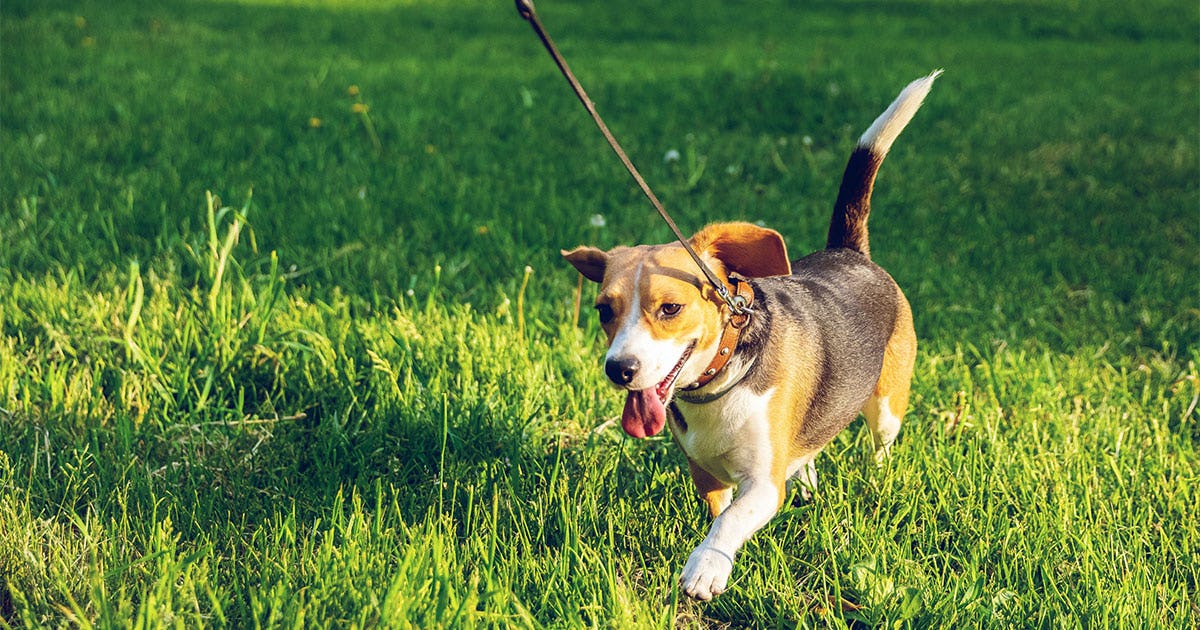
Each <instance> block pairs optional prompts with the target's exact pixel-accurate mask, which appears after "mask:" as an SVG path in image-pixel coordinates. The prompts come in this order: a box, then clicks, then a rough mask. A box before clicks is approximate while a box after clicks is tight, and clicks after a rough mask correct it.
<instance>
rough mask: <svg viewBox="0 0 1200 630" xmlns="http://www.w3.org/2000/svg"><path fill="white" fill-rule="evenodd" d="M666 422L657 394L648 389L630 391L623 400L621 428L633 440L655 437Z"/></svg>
mask: <svg viewBox="0 0 1200 630" xmlns="http://www.w3.org/2000/svg"><path fill="white" fill-rule="evenodd" d="M666 422H667V410H666V409H664V408H663V404H662V401H661V400H659V399H658V392H657V391H656V389H655V388H653V387H650V388H647V389H643V390H641V391H631V392H629V395H628V396H627V397H626V398H625V410H624V411H622V412H621V428H623V429H625V432H626V433H628V434H629V435H632V436H633V437H635V438H644V437H648V436H651V435H656V434H657V433H658V432H659V431H662V428H663V425H664V424H666Z"/></svg>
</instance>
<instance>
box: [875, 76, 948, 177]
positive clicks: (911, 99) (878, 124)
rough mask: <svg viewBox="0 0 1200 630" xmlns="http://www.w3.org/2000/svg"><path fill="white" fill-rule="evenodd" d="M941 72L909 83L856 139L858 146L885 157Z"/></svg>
mask: <svg viewBox="0 0 1200 630" xmlns="http://www.w3.org/2000/svg"><path fill="white" fill-rule="evenodd" d="M941 74H942V71H941V70H934V71H933V72H931V73H929V75H927V76H925V77H922V78H920V79H917V80H916V81H913V82H912V83H909V84H908V85H907V86H905V87H904V89H903V90H901V91H900V95H899V96H897V97H896V100H894V101H892V104H891V105H889V106H888V108H887V110H886V111H884V112H883V113H882V114H880V115H879V118H876V119H875V122H873V123H871V127H870V128H869V129H867V131H866V133H864V134H863V135H862V137H861V138H859V139H858V146H859V147H862V148H864V149H870V151H871V152H872V153H874V154H876V155H878V156H880V157H883V156H885V155H887V152H888V150H889V149H891V148H892V143H893V142H895V141H896V137H897V136H899V135H900V132H901V131H904V127H906V126H907V125H908V123H909V121H910V120H912V117H913V115H914V114H916V113H917V110H918V109H920V108H921V103H922V102H924V101H925V95H926V94H929V89H930V88H932V87H933V82H934V80H936V79H937V78H938V77H939V76H941Z"/></svg>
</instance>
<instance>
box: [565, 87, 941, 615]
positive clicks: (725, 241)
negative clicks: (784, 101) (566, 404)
mask: <svg viewBox="0 0 1200 630" xmlns="http://www.w3.org/2000/svg"><path fill="white" fill-rule="evenodd" d="M940 73H941V71H940V70H939V71H936V72H934V73H932V74H930V75H928V76H926V77H924V78H921V79H918V80H916V81H913V82H912V83H910V84H909V85H908V86H907V87H905V88H904V90H903V91H901V92H900V95H899V96H897V97H896V100H895V101H893V102H892V104H891V105H890V106H889V107H888V108H887V110H886V111H884V112H883V114H881V115H880V116H879V117H878V118H877V119H876V120H875V121H874V123H873V124H872V125H871V126H870V128H868V129H867V131H866V132H865V133H864V134H863V135H862V137H861V138H860V139H859V141H858V144H857V146H856V147H855V149H854V151H853V152H852V153H851V156H850V159H849V161H848V163H847V166H846V170H845V173H844V175H843V178H842V183H841V187H840V190H839V192H838V197H837V201H836V202H835V203H834V209H833V216H832V219H831V222H830V226H829V234H828V239H827V243H826V248H825V249H824V250H822V251H818V252H815V253H812V254H810V255H808V256H806V257H804V258H801V259H799V260H796V261H794V262H789V259H788V255H787V248H786V247H785V244H784V241H783V237H782V236H780V234H779V233H778V232H776V231H774V230H770V229H767V228H763V227H759V226H756V225H753V224H750V223H716V224H712V225H709V226H707V227H705V228H704V229H702V230H700V232H698V233H696V234H695V235H694V236H692V237H691V239H690V240H689V243H690V245H691V246H692V248H693V249H694V250H695V251H696V252H697V253H698V254H699V256H700V258H701V259H702V260H704V261H705V263H706V264H707V265H709V267H710V268H711V269H712V270H713V271H714V272H715V273H716V275H717V277H718V278H727V281H726V282H727V288H728V291H729V292H730V293H731V294H734V295H740V296H742V297H743V298H744V299H746V300H747V301H749V303H750V306H749V311H748V312H741V313H739V312H735V311H734V309H733V308H732V307H731V306H729V305H728V304H727V302H725V301H724V300H723V299H722V298H721V297H720V296H719V294H718V293H717V292H716V290H715V289H714V287H713V286H712V285H711V284H709V283H708V281H707V280H706V278H705V276H704V275H703V274H702V273H701V272H700V269H699V267H698V266H697V265H696V263H695V261H694V260H693V259H692V258H691V257H690V255H689V254H688V253H687V252H686V250H685V249H684V248H683V246H682V245H680V244H679V243H670V244H666V245H638V246H634V247H616V248H614V249H611V250H609V251H603V250H600V249H597V248H595V247H587V246H581V247H577V248H575V249H573V250H571V251H566V250H564V251H563V252H562V255H563V256H564V257H565V258H566V259H567V260H568V261H569V262H570V263H571V264H572V265H574V267H575V268H576V269H577V270H579V272H580V273H582V274H583V276H584V277H586V278H587V279H588V280H591V281H593V282H596V283H599V285H600V287H599V291H598V295H597V298H596V311H597V313H598V314H599V318H600V324H601V326H602V328H603V329H604V333H605V335H606V336H607V339H608V351H607V353H606V355H605V359H604V371H605V374H607V376H608V378H609V380H611V381H612V382H613V383H614V384H615V385H616V386H618V387H619V388H622V389H624V390H626V398H625V407H624V410H623V411H622V413H621V426H622V428H623V429H624V430H625V432H626V433H628V434H629V435H631V436H633V437H637V438H642V437H647V436H652V435H655V434H657V433H659V432H660V431H661V430H662V429H663V426H664V425H667V426H669V427H670V430H671V435H672V436H673V437H674V439H675V442H676V443H677V444H678V445H679V446H680V447H681V448H682V449H683V452H684V453H685V454H686V456H687V461H688V468H689V469H690V472H691V477H692V481H693V482H694V484H695V486H696V489H697V491H698V492H699V494H700V496H701V498H702V499H703V501H704V503H706V504H707V507H708V511H709V513H710V515H711V516H712V518H713V521H712V525H711V527H710V529H709V531H708V535H707V536H706V537H705V538H704V540H703V542H701V543H700V545H699V546H697V547H696V548H695V550H694V551H692V553H691V555H690V556H689V557H688V560H687V563H686V564H685V565H684V567H683V571H682V573H681V576H680V587H681V588H682V589H683V591H684V592H685V593H687V594H688V595H689V596H691V597H693V598H696V599H700V600H710V599H712V598H713V597H714V596H716V595H719V594H720V593H722V592H724V591H725V589H726V586H727V584H728V581H729V576H730V574H731V573H732V571H733V564H734V556H735V555H736V554H737V552H738V550H739V549H740V548H741V547H742V545H743V544H744V543H745V542H746V541H747V540H748V539H749V538H750V536H752V535H753V534H754V533H755V532H756V531H758V530H759V529H760V528H762V527H763V526H764V525H766V524H767V523H768V522H769V521H770V520H771V518H773V517H774V516H775V514H776V513H778V511H779V508H780V506H781V505H782V504H783V502H784V500H785V498H786V496H787V489H786V487H787V483H788V481H789V480H794V481H797V482H799V484H800V485H801V492H802V494H803V495H804V497H805V498H806V499H807V498H811V492H812V491H813V490H814V489H815V488H816V483H817V471H816V467H815V466H814V464H813V460H814V458H815V457H816V456H817V454H818V453H820V452H821V449H822V448H824V447H825V445H826V444H828V443H829V442H830V441H831V440H832V439H833V438H834V436H835V435H837V433H838V432H840V431H841V430H842V429H844V428H845V427H846V426H848V425H849V424H850V423H851V422H852V421H853V420H854V419H855V418H856V417H857V416H858V414H859V412H862V414H863V415H864V416H865V417H866V422H867V426H868V427H869V428H870V431H871V435H872V438H873V441H874V445H875V449H876V451H875V454H876V459H877V461H880V460H882V458H884V457H885V456H886V455H887V454H888V452H889V450H890V449H891V447H892V444H893V442H894V441H895V439H896V436H897V434H898V433H899V431H900V424H901V419H902V418H903V416H904V412H905V411H906V408H907V406H908V397H909V384H910V380H911V378H912V372H913V364H914V361H915V359H916V352H917V338H916V334H915V332H914V331H913V319H912V311H911V309H910V307H909V304H908V301H907V299H906V298H905V297H904V293H903V292H901V290H900V288H899V286H897V284H896V282H895V281H894V280H893V279H892V277H891V276H889V275H888V273H887V272H885V271H884V270H883V269H882V268H880V267H879V266H878V265H876V264H875V263H873V262H871V258H870V248H869V245H868V238H867V216H868V214H869V212H870V201H871V192H872V190H873V188H874V183H875V175H876V173H877V172H878V169H879V166H880V163H881V162H882V161H883V159H884V157H885V156H886V155H887V153H888V150H889V149H890V148H891V146H892V143H893V141H894V140H895V139H896V137H897V136H898V135H899V134H900V132H901V131H902V130H903V129H904V127H905V126H906V125H908V123H909V121H910V120H912V117H913V115H914V114H916V112H917V109H919V108H920V106H921V104H922V102H923V101H924V99H925V96H926V95H927V94H928V93H929V90H930V88H931V87H932V85H933V82H934V80H935V79H936V78H937V77H938V76H939V74H940ZM735 487H736V488H737V497H736V499H735V498H734V496H733V489H734V488H735Z"/></svg>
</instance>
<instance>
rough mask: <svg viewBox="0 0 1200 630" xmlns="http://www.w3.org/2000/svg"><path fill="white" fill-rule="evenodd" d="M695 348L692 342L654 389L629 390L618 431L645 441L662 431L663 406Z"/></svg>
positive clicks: (663, 420) (664, 411)
mask: <svg viewBox="0 0 1200 630" xmlns="http://www.w3.org/2000/svg"><path fill="white" fill-rule="evenodd" d="M694 347H696V342H694V341H693V342H692V343H691V344H689V345H688V347H687V349H686V350H684V351H683V356H681V357H679V362H678V363H676V364H675V367H673V368H671V371H670V372H667V376H666V378H664V379H663V380H661V381H659V382H658V385H655V386H654V387H647V388H646V389H642V390H631V391H630V392H629V393H628V394H627V395H626V397H625V409H624V410H623V411H622V412H621V428H623V429H625V432H626V433H628V434H629V435H631V436H633V437H636V438H644V437H649V436H651V435H657V434H658V432H659V431H662V428H663V426H664V425H665V424H666V423H667V409H666V405H667V402H668V401H669V400H670V398H671V391H672V389H673V388H674V387H675V379H677V378H679V372H680V370H682V369H683V364H684V363H687V360H688V358H689V357H691V356H692V348H694Z"/></svg>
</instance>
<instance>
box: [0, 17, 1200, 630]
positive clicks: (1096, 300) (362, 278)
mask: <svg viewBox="0 0 1200 630" xmlns="http://www.w3.org/2000/svg"><path fill="white" fill-rule="evenodd" d="M538 9H539V12H540V14H541V17H542V20H543V21H544V22H545V24H546V25H547V27H548V28H549V30H550V32H551V34H552V35H553V36H554V38H555V40H556V41H557V43H558V44H559V46H560V47H561V49H562V50H563V53H564V54H565V55H566V56H567V58H568V60H569V61H570V62H571V64H572V66H573V68H574V69H575V71H576V73H577V74H578V75H579V77H580V78H581V80H582V81H583V82H584V84H585V86H586V87H587V88H588V91H589V92H590V94H591V96H592V97H593V99H594V100H595V101H596V103H597V105H598V108H599V109H600V111H601V113H603V114H604V115H605V117H606V119H607V122H608V124H609V125H610V127H611V128H612V129H613V131H614V132H615V133H616V135H617V136H618V137H619V138H620V139H621V141H622V143H623V144H624V145H625V147H626V149H627V150H628V151H629V153H630V155H631V157H632V158H633V160H634V161H635V162H636V163H637V164H638V165H639V166H640V167H641V168H642V171H643V173H644V174H645V176H646V178H647V180H648V181H649V182H650V184H651V186H652V187H654V188H655V190H656V191H657V193H658V195H659V197H660V198H662V199H663V201H664V203H665V204H666V206H667V208H668V209H669V210H670V211H671V212H672V214H673V215H674V216H675V219H676V220H677V221H678V222H679V223H680V225H681V227H682V228H683V229H684V231H685V232H686V231H691V230H696V229H698V228H699V227H701V226H702V225H704V224H705V223H707V222H710V221H717V220H730V219H739V220H749V221H761V222H763V223H764V224H766V225H768V226H771V227H773V228H775V229H778V230H779V231H780V232H781V233H782V234H783V235H784V236H785V238H786V239H787V241H788V243H789V248H790V250H791V253H792V254H793V256H799V255H802V254H805V253H807V252H809V251H812V250H813V249H816V248H818V247H821V246H822V245H823V242H824V237H825V230H826V227H827V221H828V214H829V211H830V207H831V204H832V201H833V199H834V197H835V195H836V192H837V185H838V181H839V177H840V174H841V169H842V167H843V166H844V164H845V160H846V157H847V156H848V155H849V151H850V149H851V147H852V146H853V143H854V140H855V138H856V137H857V135H858V134H859V133H861V132H862V130H864V129H865V128H866V126H867V125H869V124H870V122H871V121H872V119H873V118H874V117H875V116H876V115H877V114H878V113H879V112H880V111H882V109H883V108H884V107H885V106H886V105H887V104H888V102H890V100H891V99H892V98H893V97H894V96H895V94H896V93H897V92H898V91H899V89H900V88H901V87H903V86H904V85H905V84H906V83H907V82H908V81H910V80H912V79H914V78H917V77H919V76H923V75H924V74H926V73H928V72H929V71H931V70H933V69H936V68H945V74H944V75H943V77H942V78H941V79H939V81H938V83H937V84H936V85H935V86H934V89H933V92H932V94H931V95H930V97H929V99H928V101H927V102H926V105H925V106H924V108H923V109H922V110H921V111H920V112H919V113H918V115H917V117H916V118H915V119H914V121H913V123H912V124H911V125H910V126H909V128H908V129H907V131H906V132H905V133H904V135H902V136H901V137H900V139H899V141H898V142H897V143H896V146H895V147H894V149H893V151H892V153H891V155H890V157H889V158H888V161H887V162H886V163H885V164H884V166H883V168H882V171H881V174H880V178H879V181H878V184H877V188H876V193H875V198H874V212H873V215H872V224H871V228H872V241H871V244H872V253H873V255H874V257H875V259H876V261H878V262H879V263H880V264H881V265H883V266H884V267H885V268H886V269H888V270H889V271H890V272H891V273H892V275H893V276H894V277H895V278H896V279H897V281H898V282H899V284H900V285H901V287H903V288H904V290H905V291H906V293H907V295H908V297H909V300H910V301H911V303H912V305H913V309H914V313H915V319H916V328H917V334H918V337H919V339H920V344H921V349H920V355H919V357H918V361H917V368H916V375H915V379H914V383H913V400H912V405H911V408H910V411H909V413H908V416H907V422H906V424H905V427H904V429H903V431H902V432H901V436H900V441H899V442H898V445H897V447H896V448H895V450H894V454H893V457H892V458H891V460H890V461H888V462H887V463H886V464H885V465H884V466H882V467H878V468H877V467H876V466H875V465H874V463H873V461H872V459H871V445H870V436H869V435H868V432H867V431H866V429H865V427H863V425H862V422H861V420H860V421H856V422H855V423H854V424H853V425H852V426H851V427H850V429H848V430H847V431H845V432H843V433H842V434H841V435H839V436H838V438H837V439H836V440H835V441H834V442H833V443H832V444H830V446H829V447H828V448H827V449H826V450H825V453H824V454H823V455H822V456H821V457H820V458H819V459H818V460H817V464H818V469H819V471H820V475H821V484H822V485H821V487H820V488H819V492H818V496H817V497H816V499H815V500H814V501H812V502H803V501H798V500H797V501H795V502H794V503H792V504H791V505H789V506H788V507H787V508H786V509H785V510H784V511H783V512H782V513H781V514H780V515H779V516H778V517H777V518H776V519H775V520H774V521H773V522H772V523H770V524H769V525H768V526H767V527H765V528H764V529H763V530H762V531H760V532H759V533H758V534H757V535H756V536H755V537H754V538H753V539H752V540H751V541H750V543H748V544H747V545H746V547H745V548H744V549H743V551H742V553H741V554H740V555H739V559H738V564H737V567H736V568H735V570H734V573H733V581H732V584H731V588H730V590H729V591H728V592H727V593H726V594H724V595H722V596H721V597H719V598H718V599H716V600H715V601H713V602H711V603H697V602H693V601H690V600H688V599H686V598H684V597H682V596H681V595H680V594H679V592H678V589H677V588H676V581H677V579H678V574H679V571H680V569H681V568H682V566H683V562H684V561H685V560H686V558H687V554H688V553H689V552H690V550H691V549H692V547H694V546H695V545H696V544H697V543H698V542H699V541H700V540H701V539H702V537H703V535H704V532H705V529H706V526H707V516H706V510H705V509H704V507H703V506H702V504H701V502H700V501H699V500H698V499H697V497H696V496H695V494H694V492H693V490H692V487H691V484H690V481H689V479H688V476H687V472H686V463H685V462H684V459H683V457H682V455H681V454H680V453H679V452H678V449H676V448H675V446H674V445H673V444H671V442H670V439H669V438H666V437H658V438H653V439H649V440H645V441H637V440H633V439H631V438H627V437H625V436H624V434H623V433H622V431H621V430H620V427H619V426H618V425H617V423H615V422H613V419H614V418H615V417H616V416H617V415H618V414H619V413H620V405H621V401H622V397H621V395H620V394H619V393H618V392H616V391H614V390H613V389H611V388H610V387H608V386H606V385H605V381H604V377H603V374H602V371H601V368H600V357H601V356H602V353H603V335H602V334H601V333H600V330H599V326H598V324H597V322H596V321H595V316H594V314H592V313H591V309H590V308H589V307H590V303H591V300H592V299H593V298H594V289H593V288H592V287H591V286H585V287H583V290H582V296H581V298H582V302H583V308H582V311H583V312H582V313H580V314H578V316H577V315H576V311H575V303H576V299H577V294H576V291H577V275H576V274H575V272H574V270H573V269H572V268H571V267H570V266H569V265H567V264H566V263H565V262H564V261H562V260H561V258H560V257H559V255H558V251H559V249H561V248H564V247H572V246H574V245H577V244H580V243H588V244H594V245H598V246H602V247H610V246H613V245H617V244H628V243H635V242H666V241H667V240H668V239H669V238H670V233H669V231H668V230H667V228H666V227H665V226H664V225H662V224H661V222H660V221H658V220H657V218H656V215H655V214H654V213H653V210H652V209H651V208H650V206H649V205H648V204H647V203H646V202H645V201H644V199H642V198H641V197H640V193H639V192H638V191H637V189H636V188H635V186H634V185H633V183H632V182H631V181H630V180H629V178H628V176H627V175H626V174H625V173H624V171H623V170H622V168H621V166H620V164H619V163H618V162H617V161H616V159H615V158H614V157H613V156H612V155H611V154H610V153H609V152H608V148H607V146H606V145H605V144H604V142H603V140H602V138H601V137H600V135H599V134H598V132H597V131H596V130H595V129H594V128H593V127H592V126H591V122H590V120H589V119H588V118H587V116H586V114H585V113H584V112H583V110H582V109H581V108H580V107H579V104H578V103H577V102H576V101H575V100H574V96H573V95H572V94H571V93H570V90H569V89H568V88H567V86H566V84H565V83H564V82H563V81H562V79H561V77H560V76H558V74H557V72H556V70H555V68H554V66H553V64H552V62H551V61H550V60H549V58H548V57H547V56H546V55H545V53H544V51H543V50H542V49H541V48H540V45H539V43H538V42H537V40H536V38H535V37H534V35H533V33H532V32H531V31H530V30H529V28H528V26H527V25H526V24H525V23H524V22H523V21H522V20H521V19H520V18H519V17H518V16H517V14H516V12H515V10H514V8H513V6H512V3H511V2H507V1H497V2H479V1H477V0H471V1H465V2H463V1H460V2H453V3H451V2H433V1H428V0H378V1H372V0H165V1H156V2H150V1H148V0H147V1H138V0H108V1H100V0H95V1H79V2H70V1H67V0H53V1H40V0H4V2H3V3H0V627H60V626H66V627H70V626H81V627H92V626H99V627H127V626H137V627H160V626H178V627H189V628H191V627H210V626H211V627H236V628H242V627H272V628H273V627H298V626H313V627H336V628H343V627H376V626H386V627H438V626H440V627H474V626H493V627H544V626H550V627H580V626H597V627H670V626H673V625H674V626H682V627H755V628H761V627H794V626H824V625H829V626H834V627H845V626H859V627H862V626H876V625H887V626H901V627H920V628H923V627H1026V626H1034V627H1065V628H1073V627H1167V628H1171V627H1180V628H1189V627H1196V626H1197V625H1200V607H1198V604H1197V601H1198V599H1200V592H1198V582H1200V491H1198V490H1197V487H1200V450H1198V448H1197V445H1198V443H1200V413H1198V412H1197V402H1198V400H1200V367H1198V364H1200V56H1198V52H1197V51H1198V45H1200V41H1198V36H1197V33H1198V32H1200V6H1197V5H1196V4H1195V3H1188V2H1178V1H1174V0H1171V1H1166V0H1161V1H1160V0H1154V1H1150V2H1139V3H1128V2H1120V1H1117V0H1104V1H1096V2H1071V1H1068V0H1061V1H1052V0H1023V1H1018V0H1012V1H1005V2H993V1H991V0H897V1H894V2H873V1H869V0H830V1H825V2H782V1H764V2H755V3H731V2H722V1H717V0H702V1H697V2H677V3H635V2H627V1H625V0H620V1H616V2H580V1H574V2H567V1H565V0H562V1H556V0H542V2H540V3H539V4H538ZM669 152H674V153H673V154H672V155H674V154H677V155H678V156H679V157H678V159H665V156H667V155H668V153H669Z"/></svg>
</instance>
